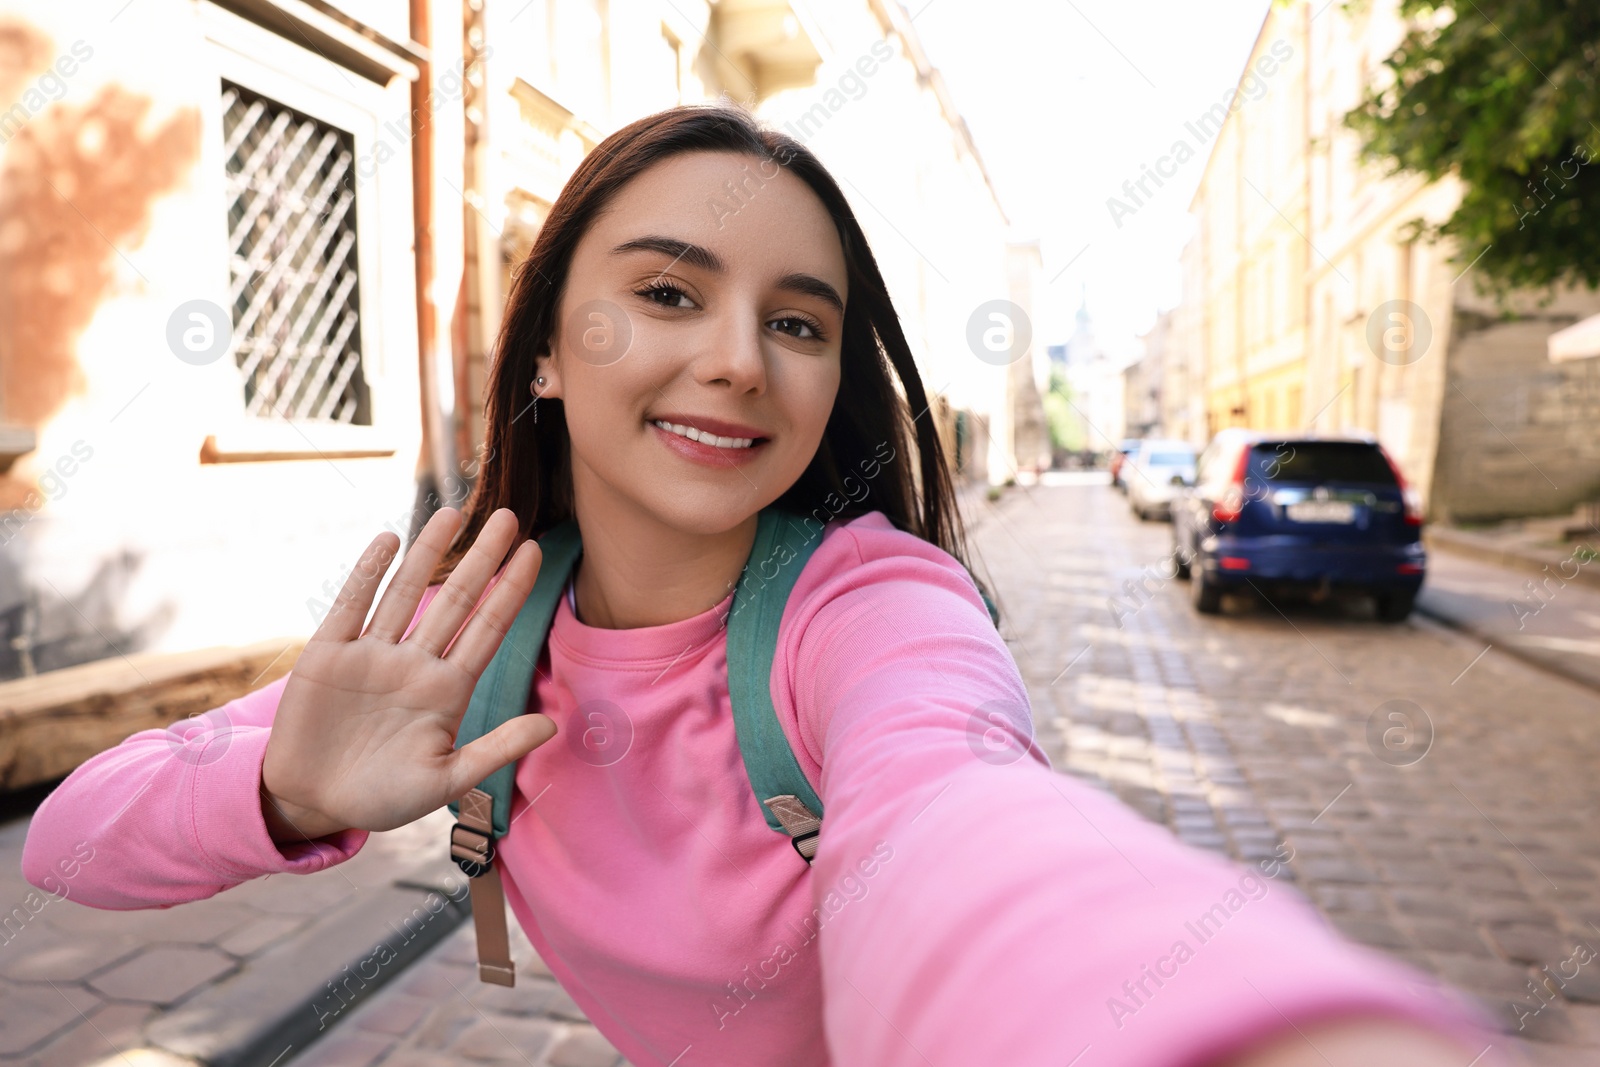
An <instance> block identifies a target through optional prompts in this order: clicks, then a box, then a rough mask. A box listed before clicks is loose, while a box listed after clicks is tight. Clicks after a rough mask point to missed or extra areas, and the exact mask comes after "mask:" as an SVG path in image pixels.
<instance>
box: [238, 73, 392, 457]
mask: <svg viewBox="0 0 1600 1067" xmlns="http://www.w3.org/2000/svg"><path fill="white" fill-rule="evenodd" d="M222 115H223V119H222V130H223V158H224V160H225V161H226V179H225V181H226V188H227V203H228V250H229V256H228V264H229V266H228V275H229V287H230V288H229V296H230V297H231V300H232V313H233V345H234V355H235V359H236V360H237V362H238V365H239V372H240V374H241V375H243V377H244V398H245V411H246V412H247V413H248V414H250V415H253V416H259V417H263V418H272V417H281V418H286V419H322V420H330V421H334V422H343V423H355V424H359V425H370V424H371V422H372V412H371V403H370V398H369V395H368V391H367V383H366V379H365V377H364V375H363V374H362V366H361V321H360V314H359V306H360V303H359V301H360V291H361V290H360V272H359V270H358V266H357V264H358V257H357V249H356V182H355V176H354V164H355V138H354V137H353V136H352V135H351V134H350V133H349V132H347V131H345V130H341V129H339V128H338V127H335V126H331V125H329V124H328V123H326V122H323V121H321V120H319V119H315V118H312V117H311V116H309V115H304V114H301V113H300V112H298V111H295V110H294V109H292V108H289V107H285V106H284V105H282V104H280V103H278V102H276V101H274V100H271V99H268V98H267V97H264V96H262V95H261V94H259V93H256V92H252V91H251V90H249V89H246V88H244V87H243V86H239V85H235V84H233V83H231V82H228V81H224V82H223V83H222Z"/></svg>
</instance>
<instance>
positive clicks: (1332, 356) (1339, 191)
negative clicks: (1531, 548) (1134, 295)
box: [1163, 0, 1600, 520]
mask: <svg viewBox="0 0 1600 1067" xmlns="http://www.w3.org/2000/svg"><path fill="white" fill-rule="evenodd" d="M1404 30H1405V27H1404V24H1403V22H1402V21H1401V19H1400V17H1399V4H1398V0H1376V2H1374V3H1371V4H1367V5H1361V6H1360V7H1358V8H1350V9H1346V8H1344V7H1342V6H1340V5H1334V4H1323V3H1320V2H1318V3H1311V2H1309V0H1297V2H1295V3H1292V4H1288V5H1285V6H1276V5H1275V6H1274V7H1273V8H1272V9H1271V10H1270V11H1269V13H1268V14H1267V17H1266V19H1265V21H1264V22H1263V24H1262V27H1261V31H1260V34H1259V35H1258V37H1257V39H1256V42H1255V45H1254V47H1253V49H1252V51H1251V56H1250V61H1249V64H1248V65H1247V66H1246V68H1245V72H1244V75H1243V76H1242V77H1241V79H1240V81H1239V83H1238V86H1237V88H1236V90H1235V92H1234V93H1232V94H1230V99H1229V100H1228V101H1226V105H1227V106H1226V108H1224V107H1222V106H1221V105H1217V106H1212V108H1211V111H1210V112H1209V113H1208V114H1210V115H1213V116H1215V115H1221V117H1223V118H1224V119H1225V121H1223V122H1222V123H1221V130H1220V133H1217V134H1216V135H1215V144H1214V145H1212V147H1211V154H1210V158H1209V160H1208V161H1207V164H1206V170H1205V174H1204V177H1203V178H1202V180H1201V182H1200V185H1199V188H1198V190H1197V192H1196V194H1195V197H1194V201H1193V204H1192V210H1193V212H1194V214H1195V216H1196V219H1197V222H1198V229H1197V232H1196V235H1195V236H1194V238H1193V240H1191V241H1190V243H1189V244H1188V246H1187V247H1186V248H1185V250H1184V253H1183V278H1184V295H1183V299H1182V301H1181V302H1180V304H1179V306H1178V307H1177V308H1176V309H1175V310H1174V313H1173V336H1174V340H1173V344H1172V350H1171V351H1170V352H1169V353H1168V357H1167V360H1166V367H1165V382H1164V390H1163V393H1164V401H1163V419H1164V422H1165V424H1166V429H1167V432H1169V433H1173V434H1175V435H1180V436H1185V437H1187V438H1189V439H1191V440H1192V441H1194V443H1195V444H1197V445H1200V444H1204V442H1205V441H1206V440H1207V439H1208V438H1209V437H1210V435H1211V434H1213V433H1215V432H1216V431H1217V430H1219V429H1221V428H1223V427H1225V426H1251V427H1256V428H1263V429H1274V430H1300V429H1306V430H1311V429H1316V430H1323V431H1360V432H1365V433H1370V434H1372V435H1374V436H1376V437H1377V439H1378V440H1379V441H1381V442H1382V443H1383V445H1384V447H1385V448H1386V449H1387V450H1388V451H1389V452H1390V454H1391V455H1393V456H1394V457H1395V459H1396V460H1397V461H1398V462H1399V464H1400V467H1401V469H1402V471H1403V472H1404V474H1405V477H1406V478H1407V481H1408V482H1409V483H1410V484H1411V485H1412V486H1414V487H1415V488H1417V489H1418V490H1419V492H1420V493H1421V495H1422V498H1423V500H1424V501H1425V503H1426V505H1427V507H1428V511H1429V514H1430V516H1431V517H1433V518H1443V519H1451V518H1453V519H1468V520H1484V519H1495V518H1500V517H1506V516H1516V515H1531V514H1548V513H1564V512H1566V511H1567V510H1568V509H1570V508H1571V507H1572V505H1573V503H1574V502H1575V501H1577V500H1581V499H1584V498H1585V497H1592V496H1593V495H1595V494H1597V493H1600V473H1597V472H1600V432H1597V431H1596V429H1595V427H1596V426H1597V425H1600V391H1597V390H1596V389H1595V388H1594V387H1593V383H1592V380H1591V379H1590V378H1589V374H1590V372H1589V370H1588V369H1587V368H1586V367H1584V366H1583V365H1582V364H1581V362H1577V363H1567V364H1556V365H1552V364H1551V363H1550V362H1549V361H1548V360H1547V358H1546V342H1547V339H1548V338H1549V336H1550V335H1551V334H1552V333H1553V332H1555V331H1557V330H1559V329H1561V328H1563V327H1565V326H1567V325H1570V324H1571V323H1573V322H1575V321H1577V320H1578V319H1580V318H1582V317H1585V316H1587V315H1590V314H1593V313H1594V312H1595V311H1597V310H1600V294H1596V293H1594V292H1587V291H1575V290H1562V291H1560V292H1558V293H1556V294H1554V297H1553V299H1552V300H1551V301H1550V302H1548V303H1541V300H1540V296H1539V294H1519V295H1516V296H1515V297H1514V298H1513V299H1512V300H1511V301H1510V305H1509V307H1508V308H1504V309H1502V308H1500V307H1498V306H1496V305H1495V304H1494V303H1493V302H1492V301H1490V300H1489V299H1487V298H1485V297H1484V296H1483V295H1482V294H1481V293H1480V292H1479V291H1478V290H1477V288H1476V279H1475V278H1474V277H1473V275H1472V269H1471V265H1470V264H1462V263H1459V262H1452V257H1453V256H1454V252H1455V249H1454V247H1453V246H1451V245H1450V244H1448V243H1430V242H1427V241H1422V240H1418V239H1417V237H1416V234H1415V226H1416V223H1417V222H1418V221H1421V222H1423V223H1425V224H1433V223H1439V222H1442V221H1444V220H1445V219H1447V218H1448V217H1449V216H1450V214H1451V212H1452V211H1453V210H1454V208H1455V206H1456V204H1457V203H1458V201H1459V198H1460V188H1459V186H1458V184H1457V183H1456V182H1454V181H1452V180H1445V181H1440V182H1436V183H1428V182H1426V181H1424V180H1423V179H1421V178H1420V177H1417V176H1415V175H1402V176H1397V177H1391V176H1388V175H1387V173H1386V169H1385V168H1383V167H1381V166H1378V165H1374V164H1365V163H1363V162H1362V161H1361V159H1360V140H1359V137H1358V135H1357V134H1356V133H1355V132H1354V131H1352V130H1351V129H1349V128H1348V127H1347V126H1346V125H1345V122H1344V118H1345V115H1346V114H1347V113H1348V112H1349V111H1350V110H1351V109H1352V108H1354V107H1355V106H1356V105H1357V104H1358V103H1359V102H1360V101H1361V98H1362V95H1363V93H1364V91H1365V88H1366V87H1367V86H1368V85H1370V84H1371V83H1372V80H1373V78H1374V77H1376V76H1378V72H1379V71H1380V70H1381V66H1382V63H1383V60H1384V58H1385V57H1387V56H1388V55H1389V54H1390V52H1392V51H1393V49H1394V48H1395V47H1396V46H1397V45H1398V44H1399V43H1400V41H1401V39H1402V38H1403V36H1404ZM1273 60H1276V62H1273ZM1307 70H1310V71H1311V72H1312V73H1311V75H1310V76H1309V77H1308V76H1307V73H1306V72H1307ZM1189 130H1190V135H1191V136H1192V137H1194V138H1195V139H1196V140H1198V139H1199V138H1200V137H1201V136H1202V135H1208V134H1210V133H1211V132H1212V131H1211V128H1210V125H1209V124H1208V123H1206V122H1205V121H1204V120H1201V121H1199V122H1196V123H1191V124H1190V127H1189Z"/></svg>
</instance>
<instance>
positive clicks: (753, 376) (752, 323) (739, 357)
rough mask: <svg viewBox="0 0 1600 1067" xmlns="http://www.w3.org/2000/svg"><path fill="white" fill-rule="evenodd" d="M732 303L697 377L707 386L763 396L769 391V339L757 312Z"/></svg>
mask: <svg viewBox="0 0 1600 1067" xmlns="http://www.w3.org/2000/svg"><path fill="white" fill-rule="evenodd" d="M735 304H738V302H730V303H729V306H728V310H727V313H726V314H725V315H723V316H719V317H718V320H717V321H716V322H715V323H714V324H713V326H712V333H711V337H710V340H709V343H708V344H707V345H706V346H705V350H704V352H703V354H702V355H701V357H700V359H699V361H698V363H697V365H696V367H695V374H696V376H697V377H698V378H699V379H700V381H701V382H702V383H703V384H706V385H713V386H727V387H729V388H731V389H732V390H733V392H734V393H735V394H737V395H740V396H743V395H745V394H749V395H752V396H760V395H761V394H762V393H764V392H766V388H767V358H766V353H765V351H764V343H765V341H766V337H765V334H764V331H763V327H762V325H761V322H760V318H761V316H760V313H759V310H758V309H757V308H755V307H754V306H752V305H748V304H741V305H739V306H735Z"/></svg>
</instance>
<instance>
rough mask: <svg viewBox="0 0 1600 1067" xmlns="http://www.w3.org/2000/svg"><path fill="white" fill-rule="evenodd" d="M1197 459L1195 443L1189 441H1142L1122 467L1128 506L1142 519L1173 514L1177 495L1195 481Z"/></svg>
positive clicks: (1152, 438)
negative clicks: (1173, 502) (1173, 504)
mask: <svg viewBox="0 0 1600 1067" xmlns="http://www.w3.org/2000/svg"><path fill="white" fill-rule="evenodd" d="M1194 460H1195V455H1194V446H1193V445H1191V444H1189V442H1187V441H1173V440H1167V439H1164V438H1159V437H1151V438H1146V439H1145V440H1143V441H1140V442H1139V448H1138V450H1137V451H1135V452H1134V453H1133V454H1132V455H1131V456H1129V457H1128V462H1127V463H1126V464H1125V465H1124V466H1123V470H1122V481H1123V484H1124V485H1126V486H1127V487H1128V507H1130V508H1132V509H1133V513H1134V514H1135V515H1137V516H1139V518H1141V519H1154V518H1169V517H1170V516H1171V515H1172V501H1173V500H1174V498H1176V497H1177V496H1178V494H1179V493H1181V492H1183V490H1184V489H1185V488H1186V487H1188V486H1190V485H1193V484H1194Z"/></svg>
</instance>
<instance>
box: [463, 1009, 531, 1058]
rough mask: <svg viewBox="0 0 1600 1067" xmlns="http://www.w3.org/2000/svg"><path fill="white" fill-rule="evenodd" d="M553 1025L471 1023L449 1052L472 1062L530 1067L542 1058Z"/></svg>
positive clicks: (514, 1021) (528, 1021)
mask: <svg viewBox="0 0 1600 1067" xmlns="http://www.w3.org/2000/svg"><path fill="white" fill-rule="evenodd" d="M554 1033H555V1024H553V1023H550V1022H546V1021H543V1020H536V1019H514V1018H502V1019H496V1020H490V1019H488V1018H486V1017H479V1018H477V1019H476V1020H474V1021H473V1022H472V1023H471V1024H470V1025H469V1026H468V1027H467V1028H466V1030H464V1031H463V1032H462V1033H461V1035H460V1036H459V1037H457V1038H456V1039H455V1040H454V1041H453V1042H451V1044H450V1051H451V1052H453V1053H455V1054H456V1055H457V1056H463V1057H466V1058H467V1059H472V1060H494V1061H502V1062H518V1063H531V1062H534V1061H535V1060H537V1059H538V1057H540V1056H542V1055H543V1054H544V1051H545V1049H547V1048H548V1047H549V1046H550V1042H551V1040H552V1038H553V1037H554Z"/></svg>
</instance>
